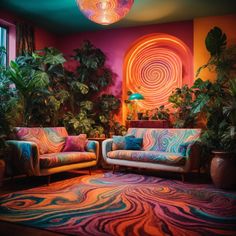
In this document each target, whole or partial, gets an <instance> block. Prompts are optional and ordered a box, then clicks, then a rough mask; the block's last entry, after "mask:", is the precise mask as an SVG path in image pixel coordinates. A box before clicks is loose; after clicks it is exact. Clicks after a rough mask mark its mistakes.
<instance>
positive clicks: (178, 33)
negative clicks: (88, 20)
mask: <svg viewBox="0 0 236 236" xmlns="http://www.w3.org/2000/svg"><path fill="white" fill-rule="evenodd" d="M150 33H166V34H170V35H173V36H175V37H177V38H179V39H180V40H182V41H183V42H184V43H185V44H186V45H187V46H188V47H189V49H190V51H191V53H192V52H193V22H192V21H183V22H175V23H166V24H158V25H151V26H141V27H132V28H125V29H112V30H103V31H97V32H83V33H77V34H72V35H68V36H64V37H60V39H58V44H57V46H58V49H59V50H61V51H62V52H63V53H65V54H66V55H72V54H73V49H75V48H78V47H80V45H81V43H82V41H83V40H85V39H88V40H90V41H91V42H92V43H93V44H94V45H95V46H96V47H98V48H100V49H101V50H102V51H103V52H104V53H105V54H106V55H107V65H108V66H110V67H111V69H112V70H113V72H114V73H116V74H117V78H116V82H115V85H114V86H113V87H112V92H113V94H114V95H117V96H120V97H121V91H122V78H123V62H124V57H125V54H126V52H127V51H128V49H129V47H130V46H131V45H132V43H133V42H134V41H135V40H137V39H138V38H139V37H142V36H144V35H147V34H150ZM110 92H111V90H110Z"/></svg>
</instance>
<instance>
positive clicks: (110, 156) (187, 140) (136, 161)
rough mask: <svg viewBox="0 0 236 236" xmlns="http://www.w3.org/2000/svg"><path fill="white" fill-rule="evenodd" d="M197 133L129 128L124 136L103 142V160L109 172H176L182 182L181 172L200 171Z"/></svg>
mask: <svg viewBox="0 0 236 236" xmlns="http://www.w3.org/2000/svg"><path fill="white" fill-rule="evenodd" d="M200 134H201V129H170V128H169V129H168V128H165V129H158V128H155V129H153V128H129V129H128V132H127V135H126V136H125V137H122V136H114V137H113V139H107V140H105V141H103V143H102V154H103V159H104V161H105V162H106V163H108V164H111V165H113V171H115V168H116V166H127V167H137V168H147V169H154V170H158V171H170V172H178V173H181V176H182V180H184V174H185V173H188V172H191V171H193V170H198V171H199V170H200V156H201V148H200V143H199V138H200ZM140 141H141V142H142V143H141V146H140V147H139V144H140ZM130 144H131V145H130Z"/></svg>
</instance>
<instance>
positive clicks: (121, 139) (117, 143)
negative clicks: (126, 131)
mask: <svg viewBox="0 0 236 236" xmlns="http://www.w3.org/2000/svg"><path fill="white" fill-rule="evenodd" d="M125 137H133V138H134V136H133V135H126V136H118V135H117V136H116V135H113V137H112V151H115V150H124V149H125Z"/></svg>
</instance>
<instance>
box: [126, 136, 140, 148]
mask: <svg viewBox="0 0 236 236" xmlns="http://www.w3.org/2000/svg"><path fill="white" fill-rule="evenodd" d="M142 145H143V139H142V138H133V137H125V149H126V150H141V149H142Z"/></svg>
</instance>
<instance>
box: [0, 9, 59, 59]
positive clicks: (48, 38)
mask: <svg viewBox="0 0 236 236" xmlns="http://www.w3.org/2000/svg"><path fill="white" fill-rule="evenodd" d="M17 21H20V22H25V21H24V19H22V18H21V17H19V16H17V15H15V14H14V13H12V12H9V11H6V10H0V24H2V25H5V26H7V27H8V28H9V48H10V53H9V59H10V60H14V59H15V56H16V27H15V24H16V22H17ZM29 24H30V22H29ZM34 29H35V48H36V49H37V50H38V49H42V48H44V47H48V46H52V47H56V40H57V38H58V37H56V35H54V34H53V33H50V32H48V31H46V30H44V29H42V28H39V27H35V28H34Z"/></svg>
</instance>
